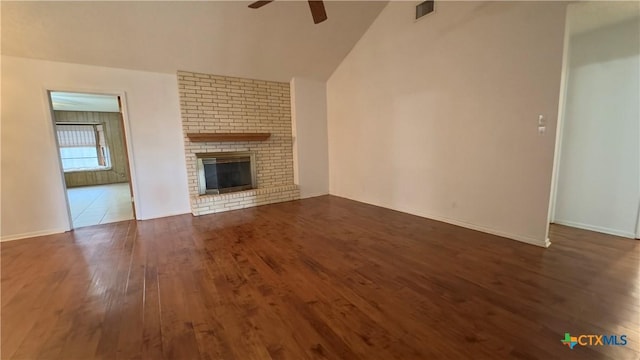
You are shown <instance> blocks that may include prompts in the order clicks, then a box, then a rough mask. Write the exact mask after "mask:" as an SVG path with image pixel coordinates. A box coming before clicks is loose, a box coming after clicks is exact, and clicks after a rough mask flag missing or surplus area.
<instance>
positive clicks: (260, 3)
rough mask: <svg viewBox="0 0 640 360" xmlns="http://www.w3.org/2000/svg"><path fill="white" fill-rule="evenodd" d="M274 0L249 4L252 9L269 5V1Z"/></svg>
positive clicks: (263, 0) (270, 0)
mask: <svg viewBox="0 0 640 360" xmlns="http://www.w3.org/2000/svg"><path fill="white" fill-rule="evenodd" d="M272 1H273V0H262V1H256V2H254V3H251V4H249V7H250V8H252V9H257V8H261V7H263V6H265V5H267V4H268V3H270V2H272Z"/></svg>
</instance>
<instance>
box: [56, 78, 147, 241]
mask: <svg viewBox="0 0 640 360" xmlns="http://www.w3.org/2000/svg"><path fill="white" fill-rule="evenodd" d="M56 91H60V92H70V93H80V94H97V95H110V96H117V97H119V98H120V103H121V107H120V114H121V115H122V122H123V123H124V124H123V128H124V133H123V134H122V136H124V145H125V147H126V150H127V159H128V160H129V169H128V170H129V182H130V184H131V191H132V192H133V198H134V199H138V198H139V197H138V188H137V186H136V184H137V181H136V179H135V171H134V169H135V164H134V161H133V148H132V146H131V139H130V137H131V136H130V134H131V130H130V124H129V115H128V113H127V108H128V107H127V97H126V92H124V91H120V90H95V89H91V90H87V89H76V88H71V89H70V88H66V87H57V86H49V87H47V88H45V89H44V91H43V94H44V97H45V102H44V103H45V104H47V106H48V111H47V112H46V113H47V114H49V124H50V125H49V126H50V129H51V131H50V133H51V135H52V136H53V140H54V143H55V145H56V149H55V150H56V152H57V153H58V154H57V156H56V157H57V158H58V171H59V174H60V176H61V177H62V182H61V184H62V189H60V190H59V191H62V192H63V193H64V199H65V201H66V208H67V226H66V229H65V231H70V230H73V219H72V217H71V209H70V207H69V196H68V194H67V183H66V180H65V178H64V171H63V170H62V160H61V159H60V155H59V153H60V144H59V143H58V136H57V134H56V126H55V123H56V119H55V116H54V113H53V104H52V103H51V96H50V93H51V92H56ZM131 206H132V207H133V212H134V214H135V220H138V218H139V215H138V214H139V211H138V203H137V201H132V204H131Z"/></svg>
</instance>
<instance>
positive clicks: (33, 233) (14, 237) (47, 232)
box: [0, 229, 68, 242]
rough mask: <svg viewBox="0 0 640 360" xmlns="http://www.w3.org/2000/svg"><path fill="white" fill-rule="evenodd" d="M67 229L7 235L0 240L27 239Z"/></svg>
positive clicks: (58, 232)
mask: <svg viewBox="0 0 640 360" xmlns="http://www.w3.org/2000/svg"><path fill="white" fill-rule="evenodd" d="M65 231H68V229H51V230H42V231H34V232H29V233H24V234H16V235H7V236H3V237H2V238H0V242H4V241H13V240H21V239H27V238H32V237H36V236H45V235H53V234H60V233H63V232H65Z"/></svg>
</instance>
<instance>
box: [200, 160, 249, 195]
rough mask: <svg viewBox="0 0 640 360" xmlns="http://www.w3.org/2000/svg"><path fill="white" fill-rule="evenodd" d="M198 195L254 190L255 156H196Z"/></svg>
mask: <svg viewBox="0 0 640 360" xmlns="http://www.w3.org/2000/svg"><path fill="white" fill-rule="evenodd" d="M196 158H197V161H198V164H197V169H198V189H199V193H200V195H206V194H225V193H230V192H235V191H243V190H250V189H255V188H256V186H257V184H256V171H255V163H256V162H255V155H254V154H253V153H252V152H249V151H246V152H217V153H201V154H196Z"/></svg>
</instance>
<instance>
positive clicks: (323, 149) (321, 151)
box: [291, 78, 329, 199]
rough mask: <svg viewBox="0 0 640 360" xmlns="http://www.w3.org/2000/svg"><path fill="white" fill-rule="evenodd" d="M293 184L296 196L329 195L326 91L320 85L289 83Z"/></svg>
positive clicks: (303, 81)
mask: <svg viewBox="0 0 640 360" xmlns="http://www.w3.org/2000/svg"><path fill="white" fill-rule="evenodd" d="M291 116H292V127H293V136H294V146H293V159H294V161H293V168H294V182H295V183H296V184H298V185H299V186H300V197H301V198H303V199H304V198H308V197H312V196H319V195H326V194H328V193H329V174H328V173H329V159H328V156H329V155H328V149H327V92H326V84H325V83H324V82H320V81H315V80H310V79H303V78H294V79H292V80H291Z"/></svg>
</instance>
